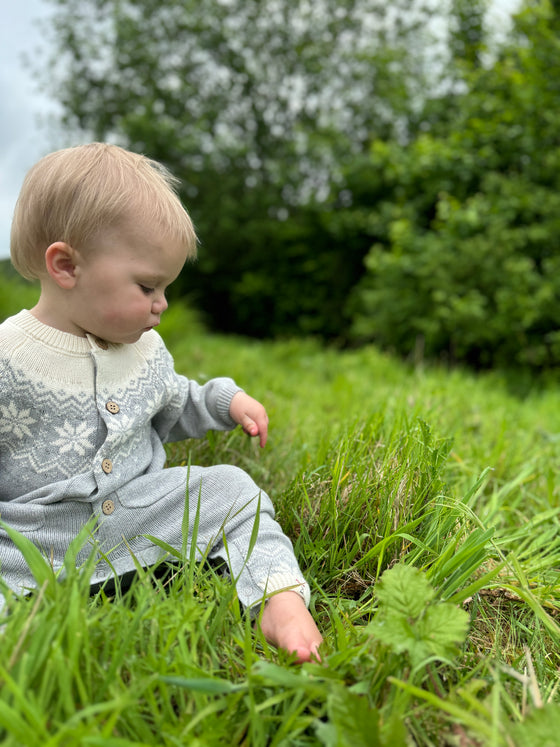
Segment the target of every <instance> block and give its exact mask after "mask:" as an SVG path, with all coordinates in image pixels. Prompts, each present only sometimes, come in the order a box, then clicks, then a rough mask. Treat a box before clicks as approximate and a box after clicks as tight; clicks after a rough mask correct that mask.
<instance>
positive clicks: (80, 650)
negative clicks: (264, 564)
mask: <svg viewBox="0 0 560 747" xmlns="http://www.w3.org/2000/svg"><path fill="white" fill-rule="evenodd" d="M162 333H163V334H164V336H165V337H166V339H167V340H168V344H169V346H170V348H171V349H172V351H173V353H174V355H175V359H176V364H177V368H178V369H179V370H180V371H182V372H184V373H185V374H187V375H189V376H191V377H193V378H197V379H199V380H204V379H206V378H211V377H213V376H216V375H231V376H233V377H234V378H235V379H236V380H237V381H238V382H239V383H240V384H241V385H243V386H244V387H245V388H246V389H247V391H249V392H250V393H251V394H252V395H253V396H255V397H257V398H259V399H261V400H262V401H263V402H264V403H265V404H266V405H267V408H268V411H269V415H270V418H271V427H270V442H269V445H268V446H267V447H266V449H264V450H260V449H259V448H258V447H257V445H256V444H255V443H254V442H253V441H251V440H249V439H247V438H246V437H245V436H244V435H243V434H242V433H240V432H239V431H235V432H233V433H228V434H210V435H209V436H208V438H207V439H204V440H201V441H197V442H192V443H184V444H175V445H172V446H170V447H169V451H168V453H169V462H170V464H179V463H187V462H188V460H191V462H194V463H204V464H212V463H217V462H221V461H227V462H231V463H235V464H238V465H239V466H241V467H243V468H245V469H247V470H248V471H250V472H251V474H252V475H253V476H254V477H255V479H256V480H257V481H258V482H259V483H260V484H261V485H262V486H263V487H264V488H265V489H267V490H268V491H269V492H270V493H271V495H272V497H273V499H274V500H275V503H276V506H277V512H278V516H279V518H280V521H281V522H282V524H283V526H284V528H285V530H286V532H287V533H288V534H289V535H290V537H291V538H292V540H293V542H294V546H295V549H296V553H297V555H298V557H299V559H300V561H301V563H302V566H303V567H304V568H305V570H306V573H307V576H308V578H309V580H310V582H311V585H312V591H313V598H312V610H313V613H314V615H315V617H316V619H317V620H318V623H319V625H320V627H321V629H322V631H323V633H324V635H325V644H324V652H323V658H324V661H323V664H322V665H319V664H306V665H304V666H302V667H294V666H293V665H292V664H291V662H290V659H289V657H288V656H287V655H285V654H284V653H283V652H281V651H274V650H272V649H271V648H270V647H269V646H268V645H267V643H266V641H264V640H263V639H262V636H260V635H259V634H258V632H255V631H254V630H253V628H252V626H251V622H250V620H249V619H248V618H247V617H245V616H244V615H243V614H242V612H241V611H240V609H239V605H238V603H237V599H236V596H235V591H234V589H232V587H231V585H230V584H229V583H228V581H227V579H225V578H224V577H222V576H221V575H220V574H219V573H218V572H217V571H216V570H215V569H213V568H211V567H208V566H206V565H204V564H203V565H200V566H196V565H193V564H192V563H189V562H188V559H184V560H183V562H180V563H179V565H178V566H174V567H173V568H172V572H171V574H170V575H169V576H168V577H163V578H160V577H159V575H158V574H157V573H156V571H155V570H154V569H148V570H142V569H139V571H138V575H137V578H136V580H135V582H134V583H133V586H132V588H131V590H130V591H128V592H127V593H126V594H125V593H121V592H120V591H118V590H117V593H116V595H114V596H111V597H109V596H107V594H106V593H105V592H103V591H100V592H98V593H97V594H96V595H95V596H94V597H93V598H90V596H89V586H88V575H89V572H90V569H89V568H88V566H87V564H86V567H84V568H82V569H81V570H73V569H74V563H73V558H74V557H75V554H76V553H77V550H78V546H79V545H80V543H84V542H87V541H89V540H88V537H87V532H84V535H83V536H82V537H81V538H78V539H77V541H76V546H75V547H74V548H72V549H71V552H70V556H69V559H68V564H67V570H66V576H65V578H64V579H63V580H62V579H59V580H58V581H57V580H55V579H54V578H53V577H52V573H49V569H48V559H47V560H43V561H42V560H41V558H40V557H37V554H35V553H33V551H32V550H31V549H30V548H29V547H24V548H23V549H24V551H25V552H26V553H28V555H29V561H30V562H31V563H32V564H34V567H35V568H36V575H37V577H38V578H39V580H40V589H39V591H38V592H36V593H35V594H34V595H32V596H30V597H29V598H27V599H24V600H17V599H13V598H11V599H9V602H8V612H7V615H6V617H5V622H4V627H3V632H2V635H1V636H0V647H1V650H0V662H2V663H1V664H0V728H1V730H2V739H3V740H4V743H5V744H14V745H16V744H25V745H35V744H37V745H39V744H40V745H41V746H43V745H102V744H103V745H113V744H114V745H144V744H163V745H182V744H194V745H197V744H198V745H221V744H238V745H300V744H301V745H328V746H331V745H350V744H351V745H375V744H380V745H405V744H421V745H446V744H449V745H455V744H463V745H469V744H472V745H474V744H485V745H486V744H488V745H496V746H500V745H504V746H505V745H508V746H509V745H524V744H528V743H529V744H530V743H534V744H539V745H544V744H551V745H552V744H557V734H558V730H559V728H560V716H559V711H560V709H558V699H559V695H558V689H559V677H558V671H559V666H560V646H559V640H560V636H559V633H560V628H559V612H560V584H559V569H560V539H559V536H560V535H559V532H558V507H559V502H560V485H559V480H558V468H559V466H560V459H559V458H560V416H559V414H558V413H559V412H560V410H559V405H560V390H559V389H557V388H556V387H555V386H553V385H549V386H548V387H542V386H541V387H540V388H536V387H535V389H531V387H530V386H527V385H526V383H525V384H524V393H523V396H522V397H521V396H519V395H518V394H514V393H513V392H512V381H511V380H508V379H507V378H506V377H504V376H502V375H499V374H498V373H494V374H487V375H484V376H482V375H481V376H475V375H474V374H469V373H466V372H461V371H457V370H455V371H448V370H445V369H444V368H430V367H428V366H426V367H422V368H418V367H417V368H413V367H411V366H407V365H405V364H403V363H400V362H397V361H395V360H393V359H391V357H389V356H386V355H382V354H380V353H379V352H378V351H376V350H375V349H373V348H364V349H361V350H357V351H346V352H340V351H338V352H337V351H334V350H323V349H321V348H320V347H319V346H318V345H317V344H315V343H314V342H313V341H285V342H277V343H264V342H255V341H252V342H251V341H247V340H241V339H235V338H231V337H219V336H212V335H207V334H205V332H204V330H203V329H202V327H201V325H200V323H199V322H198V321H197V319H196V318H195V316H194V315H193V314H191V313H189V312H187V311H185V310H184V309H182V308H181V306H177V307H175V309H170V310H169V312H168V314H167V319H166V321H165V324H164V325H162ZM92 557H93V556H92ZM91 562H93V560H92V561H91ZM41 563H43V565H41Z"/></svg>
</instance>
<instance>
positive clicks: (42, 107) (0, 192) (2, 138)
mask: <svg viewBox="0 0 560 747" xmlns="http://www.w3.org/2000/svg"><path fill="white" fill-rule="evenodd" d="M517 4H518V0H493V5H494V13H493V20H494V22H495V23H496V26H497V27H499V26H500V24H503V23H504V20H505V19H507V16H508V12H510V11H511V10H513V8H514V7H515V6H516V5H517ZM0 9H1V10H2V23H1V24H0V107H1V108H0V112H1V116H0V143H1V146H0V259H3V258H5V257H8V256H9V253H10V250H9V244H10V224H11V220H12V213H13V209H14V205H15V202H16V200H17V196H18V193H19V190H20V187H21V184H22V181H23V178H24V176H25V174H26V172H27V170H28V169H29V168H30V167H31V166H32V165H33V164H34V163H35V162H36V161H37V160H38V159H39V158H41V156H43V155H45V154H46V153H48V152H50V151H52V150H55V149H56V148H58V147H61V143H62V140H61V139H60V138H61V136H60V133H58V137H57V133H56V130H55V129H54V128H53V125H52V120H53V118H54V117H55V115H56V113H57V106H56V103H55V102H54V101H52V100H51V99H49V97H48V96H47V95H46V94H45V93H44V92H43V91H41V90H39V88H38V85H39V84H38V83H37V81H36V80H35V79H34V78H33V75H32V73H31V71H30V69H29V67H27V66H26V65H25V64H24V62H23V58H24V56H29V57H32V56H33V55H37V54H38V53H39V50H40V48H41V45H42V44H43V45H44V40H43V32H42V31H41V28H40V24H39V22H40V20H41V19H44V18H45V16H46V15H48V13H49V11H50V5H49V3H48V2H46V1H45V0H25V1H24V2H22V1H20V2H13V0H0ZM41 56H42V57H43V59H44V56H45V52H44V50H43V54H42V55H41ZM49 120H50V121H51V124H50V126H49V125H48V122H49Z"/></svg>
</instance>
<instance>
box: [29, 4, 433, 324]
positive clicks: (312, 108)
mask: <svg viewBox="0 0 560 747" xmlns="http://www.w3.org/2000/svg"><path fill="white" fill-rule="evenodd" d="M51 2H52V5H53V6H54V8H55V13H54V15H53V21H52V24H51V28H50V34H51V49H52V55H51V61H50V64H47V65H46V66H43V64H42V63H41V67H40V71H41V72H42V75H41V78H42V79H43V82H44V85H46V86H48V87H49V89H50V90H51V91H52V93H53V95H54V96H55V97H56V98H57V99H58V100H59V101H60V102H61V104H62V106H63V111H64V125H65V127H66V130H67V131H68V132H69V133H75V132H76V130H78V131H79V135H78V137H80V138H81V139H83V137H84V134H85V136H87V137H95V138H97V139H113V140H117V141H118V142H120V143H123V144H125V145H127V146H128V147H130V148H132V149H133V150H138V151H140V152H144V153H146V154H148V155H149V156H151V157H154V158H156V159H158V160H161V161H163V162H164V163H166V164H167V165H168V166H169V167H170V169H171V170H172V172H173V173H174V174H175V175H176V176H177V177H179V179H180V180H181V184H182V189H181V195H182V197H183V199H184V202H185V204H186V206H187V207H188V209H189V211H190V213H191V214H192V216H193V218H194V221H195V224H196V226H197V230H198V234H199V236H200V239H201V247H200V259H199V261H198V262H197V263H196V264H194V265H190V266H188V267H187V268H185V271H184V273H183V274H182V276H181V278H180V279H179V281H178V284H177V289H178V291H177V292H178V293H180V294H181V295H186V296H188V298H189V299H190V300H194V301H195V303H196V305H197V307H198V308H199V309H201V310H202V311H204V312H205V315H206V318H207V320H208V321H209V322H211V324H212V325H213V326H214V327H217V328H219V329H221V330H226V331H228V330H229V331H236V332H243V333H245V334H252V335H257V336H271V335H281V334H284V335H285V334H301V333H304V334H309V333H313V334H321V335H323V336H331V337H332V336H337V335H341V333H342V332H343V331H344V320H343V319H341V309H342V307H343V305H344V302H345V298H346V296H347V294H348V291H349V289H350V288H351V287H353V285H354V284H355V283H356V281H357V279H358V278H359V276H360V275H361V274H362V272H363V267H362V259H363V256H364V254H365V253H366V251H367V249H368V247H369V243H368V239H367V238H366V239H365V241H364V239H363V238H362V237H358V238H357V240H356V241H353V242H352V241H350V240H348V237H342V239H340V240H338V241H337V242H335V241H333V236H332V235H331V233H330V231H329V230H328V229H327V228H325V226H324V225H323V214H324V212H325V211H327V212H328V211H330V210H332V209H333V205H332V204H331V202H330V199H331V198H330V194H331V187H332V185H333V184H336V183H337V181H338V179H339V176H340V173H341V170H342V168H343V165H344V164H345V163H347V162H348V160H349V158H350V157H351V156H352V154H358V153H361V152H363V151H364V150H367V147H368V144H369V142H370V141H371V139H372V137H375V136H377V137H381V138H392V137H403V136H405V134H406V132H407V130H408V129H409V128H410V127H413V126H414V124H413V123H414V120H415V117H416V113H417V110H418V108H419V106H420V101H421V99H422V97H423V96H424V92H425V91H426V87H427V85H426V82H425V78H426V75H427V73H426V71H427V69H428V63H429V62H430V61H431V57H430V58H429V59H428V56H427V54H426V50H428V49H429V48H430V44H429V43H428V40H429V38H430V31H429V21H430V19H431V18H432V17H433V16H434V14H436V13H440V12H441V11H435V10H434V7H435V4H434V3H433V0H415V2H414V4H413V8H411V6H410V3H409V2H408V1H407V2H405V1H404V0H399V2H394V3H392V4H391V7H390V8H388V7H387V3H385V2H382V1H381V0H344V2H341V1H340V0H313V2H310V1H309V0H302V1H301V2H298V3H293V2H292V1H291V0H206V2H204V3H200V2H196V0H188V1H187V2H177V0H166V1H165V2H161V1H158V2H155V1H154V0H135V2H130V1H129V2H122V1H121V0H118V1H117V0H103V1H102V2H99V1H98V0H86V1H85V2H84V0H51ZM412 11H413V12H412ZM45 70H46V71H47V72H46V74H45ZM327 199H328V200H329V202H325V201H326V200H327Z"/></svg>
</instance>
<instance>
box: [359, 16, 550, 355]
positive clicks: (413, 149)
mask: <svg viewBox="0 0 560 747" xmlns="http://www.w3.org/2000/svg"><path fill="white" fill-rule="evenodd" d="M559 31H560V14H559V13H558V9H557V8H556V7H555V6H554V5H553V4H552V3H548V2H540V3H533V4H531V5H530V6H529V7H527V8H526V9H525V10H524V11H523V12H522V13H520V14H519V15H518V16H517V18H516V22H515V29H514V34H515V35H514V38H513V41H511V42H510V44H509V45H508V46H507V47H505V48H504V50H503V51H502V53H501V54H500V56H499V58H498V59H497V60H496V61H495V62H494V64H492V65H491V66H490V67H489V68H485V67H480V66H479V67H473V68H472V70H471V71H470V72H469V73H468V74H467V78H466V80H467V83H468V91H467V92H466V93H465V94H463V95H461V96H457V97H456V98H455V102H454V104H453V106H452V116H453V122H452V124H451V123H449V122H448V121H447V120H440V121H439V122H437V121H436V122H433V121H432V123H431V124H430V131H429V132H427V133H424V134H421V135H419V136H418V137H417V138H416V139H415V140H414V141H413V142H412V143H411V144H410V145H409V147H408V148H406V149H403V148H401V147H400V146H399V145H398V144H395V143H393V142H382V141H379V140H378V141H377V142H375V143H374V144H373V146H372V150H371V154H370V158H369V162H368V164H367V172H365V168H366V167H364V165H363V164H360V166H359V168H355V169H354V170H353V171H352V172H351V173H350V174H349V177H348V178H349V189H351V191H352V192H353V193H355V194H356V201H355V205H354V206H353V208H352V209H351V211H350V216H351V215H352V213H354V215H355V219H356V220H357V221H362V220H363V218H362V215H363V213H364V211H366V210H367V220H368V223H369V225H370V226H372V227H373V230H372V233H373V234H374V236H372V239H373V240H372V243H373V247H372V249H371V251H370V253H369V254H368V257H367V259H366V266H367V275H366V277H365V278H364V279H363V281H362V282H361V284H360V285H359V288H358V290H357V291H356V293H355V296H354V305H353V316H354V328H353V332H354V335H355V337H356V338H357V339H361V340H364V339H370V340H376V341H377V342H379V343H380V344H382V345H384V346H387V347H389V348H391V349H393V350H396V351H399V352H400V353H405V354H409V353H410V352H411V351H412V350H414V348H415V346H416V347H418V346H420V348H421V349H422V351H423V352H424V353H425V354H426V355H427V356H429V357H433V356H437V355H442V354H445V355H447V356H448V357H449V358H450V359H451V360H455V361H464V362H468V363H470V364H473V365H476V366H484V367H488V366H493V365H503V366H507V365H517V366H526V367H530V368H533V369H537V368H543V367H545V368H546V367H551V366H557V365H558V364H559V363H560V342H559V337H558V327H559V326H560V305H559V303H560V302H559V298H560V285H559V283H560V273H559V272H558V270H559V261H560V260H559V257H558V251H557V247H556V244H557V242H558V235H559V230H560V223H559V218H558V215H559V208H560V197H559V194H560V190H559V187H560V183H559V180H558V173H559V171H558V168H557V164H558V162H559V160H560V143H559V140H558V130H559V122H558V118H557V117H556V114H555V112H556V111H557V109H558V101H559V98H558V87H557V85H556V84H555V82H554V81H556V80H557V79H558V75H559V73H560V70H559V69H558V60H559V59H560V57H559V54H558V52H559V41H558V39H559V38H560V35H559ZM364 174H365V176H364ZM372 174H375V175H376V177H375V178H372ZM350 216H349V217H348V219H347V221H348V222H350V221H351V217H350Z"/></svg>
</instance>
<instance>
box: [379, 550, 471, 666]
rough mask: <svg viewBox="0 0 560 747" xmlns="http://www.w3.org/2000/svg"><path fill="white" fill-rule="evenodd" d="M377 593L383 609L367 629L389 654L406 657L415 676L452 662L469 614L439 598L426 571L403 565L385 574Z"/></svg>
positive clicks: (462, 640)
mask: <svg viewBox="0 0 560 747" xmlns="http://www.w3.org/2000/svg"><path fill="white" fill-rule="evenodd" d="M375 594H376V597H377V600H378V602H379V609H378V612H377V614H376V615H375V617H374V619H373V621H372V622H371V623H370V624H369V625H368V627H367V630H368V632H369V633H371V634H372V635H373V636H374V637H375V638H376V639H377V640H378V641H379V642H380V643H381V644H382V645H383V646H385V647H386V648H387V649H388V650H389V652H391V653H393V654H397V655H401V656H404V657H405V660H406V662H407V663H408V664H409V665H410V667H411V673H410V674H411V676H413V675H414V673H415V672H416V671H419V670H424V667H425V666H426V664H428V663H429V662H431V661H434V660H435V661H442V662H448V663H451V662H452V660H453V659H454V658H455V657H456V656H457V654H458V653H459V647H460V646H461V645H462V644H463V643H464V641H465V639H466V636H467V632H468V627H469V615H468V614H467V612H465V610H463V609H461V608H459V607H458V606H457V605H456V604H454V603H452V602H445V601H441V600H439V599H437V598H436V590H435V589H434V587H433V586H432V585H431V584H430V582H429V580H428V579H427V577H426V576H425V574H424V573H422V571H420V570H419V569H418V568H414V567H412V566H409V565H404V564H403V563H399V564H397V565H395V566H394V567H393V568H390V569H389V570H387V571H385V573H384V574H383V576H382V577H381V579H380V580H379V581H378V583H377V585H376V588H375Z"/></svg>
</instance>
